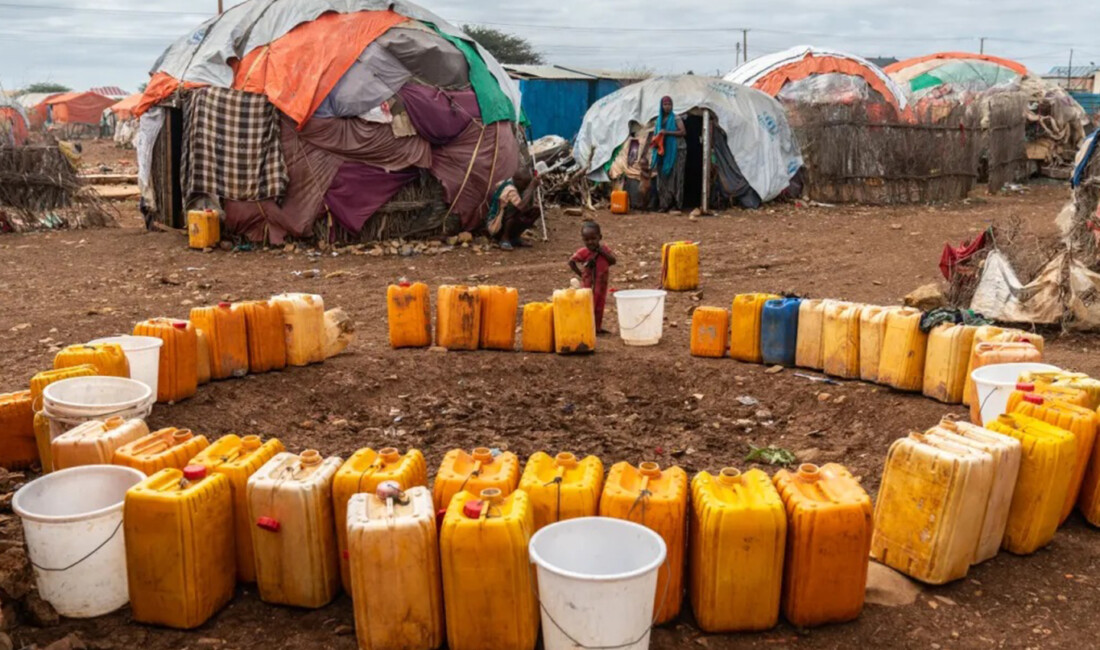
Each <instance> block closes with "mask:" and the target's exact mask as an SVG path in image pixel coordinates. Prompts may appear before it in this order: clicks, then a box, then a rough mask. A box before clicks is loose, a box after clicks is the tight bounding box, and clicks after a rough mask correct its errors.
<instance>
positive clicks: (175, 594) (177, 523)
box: [123, 465, 237, 630]
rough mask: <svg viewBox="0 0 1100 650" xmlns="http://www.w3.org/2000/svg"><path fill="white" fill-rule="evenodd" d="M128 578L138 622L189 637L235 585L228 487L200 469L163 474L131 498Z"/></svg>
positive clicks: (127, 510) (127, 507)
mask: <svg viewBox="0 0 1100 650" xmlns="http://www.w3.org/2000/svg"><path fill="white" fill-rule="evenodd" d="M123 522H124V531H125V535H126V574H127V577H128V579H129V584H130V609H131V614H132V615H133V617H134V620H135V621H138V622H139V623H151V624H154V625H164V626H167V627H174V628H178V629H184V630H188V629H191V628H195V627H198V626H200V625H202V624H203V623H205V622H206V621H207V620H208V619H209V618H210V617H211V616H213V615H214V614H215V613H216V612H217V611H218V610H220V609H221V608H222V607H225V605H226V604H227V603H228V602H229V601H230V599H232V598H233V589H234V586H235V585H236V584H237V568H236V555H235V554H234V538H233V497H232V494H231V492H230V487H229V480H228V479H227V478H225V477H224V476H220V475H218V474H209V473H208V470H207V469H206V468H205V467H203V466H202V465H188V466H187V467H185V468H184V469H183V471H180V470H178V469H163V470H160V471H159V472H157V473H156V474H153V475H152V476H150V477H149V478H147V479H145V480H144V481H142V482H141V483H138V484H137V485H135V486H134V487H132V488H130V489H129V490H128V491H127V492H126V502H125V505H124V507H123Z"/></svg>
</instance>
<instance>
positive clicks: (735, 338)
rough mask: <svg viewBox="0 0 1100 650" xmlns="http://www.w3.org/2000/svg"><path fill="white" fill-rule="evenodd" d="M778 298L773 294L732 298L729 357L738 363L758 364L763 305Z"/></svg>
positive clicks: (755, 294) (740, 295)
mask: <svg viewBox="0 0 1100 650" xmlns="http://www.w3.org/2000/svg"><path fill="white" fill-rule="evenodd" d="M777 298H779V296H777V295H775V294H773V293H742V294H738V295H736V296H734V297H733V306H732V308H731V309H730V356H731V357H733V358H734V359H737V360H738V361H745V362H748V363H760V362H761V361H762V360H763V358H764V355H763V352H761V350H760V316H761V314H762V313H763V311H764V303H766V302H768V301H769V300H775V299H777Z"/></svg>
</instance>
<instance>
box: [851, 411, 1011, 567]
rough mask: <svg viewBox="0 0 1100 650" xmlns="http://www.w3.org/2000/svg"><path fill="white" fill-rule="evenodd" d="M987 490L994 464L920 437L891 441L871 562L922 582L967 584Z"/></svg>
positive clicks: (988, 456)
mask: <svg viewBox="0 0 1100 650" xmlns="http://www.w3.org/2000/svg"><path fill="white" fill-rule="evenodd" d="M992 489H993V456H992V455H991V454H988V453H986V452H984V451H980V450H978V449H974V448H972V447H969V446H966V445H961V444H957V443H954V442H951V441H949V440H946V439H943V438H934V437H932V436H926V435H925V434H922V433H912V434H910V435H909V437H907V438H902V439H900V440H896V441H894V444H892V445H890V451H889V452H888V453H887V455H886V466H885V467H884V468H883V471H882V484H881V486H880V487H879V492H878V500H877V502H876V503H875V528H874V535H873V537H872V538H871V557H872V558H874V559H876V560H878V561H879V562H881V563H882V564H885V565H886V566H888V567H891V568H893V569H896V570H898V571H900V572H902V573H904V574H905V575H907V576H909V577H911V578H914V579H916V580H919V581H921V582H924V583H927V584H933V585H942V584H945V583H948V582H952V581H954V580H959V579H960V578H964V577H966V574H967V572H968V571H969V570H970V565H971V564H972V563H973V561H974V551H975V549H977V548H978V544H979V542H980V541H981V534H982V519H983V517H984V516H985V513H986V509H987V508H988V506H989V497H990V495H991V493H992Z"/></svg>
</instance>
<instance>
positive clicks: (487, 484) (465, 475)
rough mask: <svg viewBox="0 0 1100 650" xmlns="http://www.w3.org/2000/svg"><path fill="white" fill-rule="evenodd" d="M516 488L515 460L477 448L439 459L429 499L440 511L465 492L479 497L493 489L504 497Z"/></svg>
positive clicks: (517, 462)
mask: <svg viewBox="0 0 1100 650" xmlns="http://www.w3.org/2000/svg"><path fill="white" fill-rule="evenodd" d="M517 485H519V459H518V458H516V455H515V454H513V453H512V452H510V451H505V452H500V453H497V454H496V455H494V454H493V452H492V450H490V449H489V448H488V447H478V448H476V449H474V451H473V453H472V454H471V453H468V452H467V451H466V450H464V449H452V450H451V451H449V452H447V455H446V456H444V457H443V462H442V463H441V464H440V466H439V471H438V472H436V474H435V483H434V484H433V485H432V495H433V496H434V498H435V507H436V509H437V510H444V509H446V508H447V504H448V503H450V502H451V498H452V497H453V496H454V495H456V494H458V493H459V492H461V491H463V490H466V491H467V492H471V493H474V494H476V493H480V492H481V491H482V490H485V489H487V488H497V489H498V490H500V492H501V494H503V495H504V496H508V495H509V494H511V493H512V491H513V490H515V489H516V486H517Z"/></svg>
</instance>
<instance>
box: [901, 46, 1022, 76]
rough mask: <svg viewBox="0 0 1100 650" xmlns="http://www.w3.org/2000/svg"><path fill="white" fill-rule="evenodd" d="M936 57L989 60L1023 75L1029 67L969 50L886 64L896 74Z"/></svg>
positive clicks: (939, 53) (940, 53)
mask: <svg viewBox="0 0 1100 650" xmlns="http://www.w3.org/2000/svg"><path fill="white" fill-rule="evenodd" d="M935 59H943V60H950V59H977V60H979V61H989V62H990V63H996V64H997V65H999V66H1003V67H1005V68H1008V69H1009V70H1012V71H1013V72H1015V73H1016V74H1018V75H1020V76H1021V77H1022V76H1024V75H1026V74H1027V68H1026V67H1024V66H1023V65H1021V64H1019V63H1017V62H1015V61H1013V60H1011V59H1002V58H1001V57H999V56H990V55H988V54H971V53H969V52H938V53H936V54H928V55H926V56H918V57H915V58H912V59H906V60H904V61H898V62H897V63H891V64H890V65H888V66H886V68H885V70H886V74H894V73H895V72H898V71H899V70H904V69H906V68H908V67H909V66H913V65H917V64H918V63H924V62H925V61H932V60H935Z"/></svg>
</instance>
